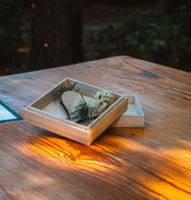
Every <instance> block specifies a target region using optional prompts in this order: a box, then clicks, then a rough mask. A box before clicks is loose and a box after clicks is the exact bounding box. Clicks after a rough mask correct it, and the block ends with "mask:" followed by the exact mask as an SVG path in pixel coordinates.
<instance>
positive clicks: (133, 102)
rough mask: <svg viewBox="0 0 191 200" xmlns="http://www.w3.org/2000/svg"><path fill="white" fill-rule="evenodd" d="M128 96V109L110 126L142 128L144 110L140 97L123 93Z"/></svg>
mask: <svg viewBox="0 0 191 200" xmlns="http://www.w3.org/2000/svg"><path fill="white" fill-rule="evenodd" d="M125 96H126V97H127V98H128V109H127V110H126V111H125V112H124V113H123V115H122V116H121V117H120V118H119V119H117V120H116V121H115V122H114V123H113V124H112V127H114V128H120V127H121V128H143V127H144V112H143V109H142V106H141V101H140V98H139V97H138V96H137V95H134V96H130V95H125Z"/></svg>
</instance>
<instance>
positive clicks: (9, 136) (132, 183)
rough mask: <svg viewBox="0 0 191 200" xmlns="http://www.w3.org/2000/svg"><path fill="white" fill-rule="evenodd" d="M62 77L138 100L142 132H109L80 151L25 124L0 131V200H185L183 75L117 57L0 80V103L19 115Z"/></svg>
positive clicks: (188, 98)
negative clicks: (142, 125)
mask: <svg viewBox="0 0 191 200" xmlns="http://www.w3.org/2000/svg"><path fill="white" fill-rule="evenodd" d="M79 69H80V73H79ZM66 77H72V78H74V79H78V80H81V81H84V82H87V83H90V84H94V85H96V86H98V87H104V88H106V89H108V90H111V91H114V92H117V93H126V92H128V94H132V95H133V94H134V93H137V94H138V95H139V96H140V97H141V100H142V103H143V109H144V112H145V128H144V129H109V130H107V131H106V132H105V133H104V134H103V135H102V136H101V137H100V138H99V139H98V140H96V142H95V143H94V144H93V145H91V146H90V147H86V146H83V145H80V144H78V143H75V142H72V141H69V140H67V139H64V138H62V137H60V136H56V135H54V134H51V133H50V132H47V131H44V130H43V129H40V128H36V127H34V126H32V125H29V124H28V123H27V122H25V121H21V122H12V123H5V124H1V125H0V160H1V165H0V188H3V189H1V190H0V197H1V196H2V197H3V198H5V199H6V198H7V199H16V200H17V199H19V200H24V199H26V197H27V199H35V200H36V199H37V200H38V199H43V200H49V199H55V200H62V199H64V200H71V199H72V200H79V199H88V200H95V199H101V200H102V199H103V200H108V199H110V200H115V199H130V200H131V199H132V200H133V199H150V200H152V199H169V200H187V199H191V184H190V183H191V159H190V158H191V144H190V141H191V134H190V133H191V125H190V122H191V114H190V113H191V74H190V73H187V72H183V71H180V70H175V69H172V68H169V67H165V66H161V65H157V64H153V63H150V62H146V61H142V60H138V59H134V58H131V57H127V56H120V57H113V58H108V59H103V60H98V61H91V62H87V63H82V64H77V65H72V66H67V67H60V68H54V69H48V70H41V71H36V72H30V73H25V74H18V75H13V76H6V77H1V78H0V98H1V100H2V101H4V102H5V103H7V104H8V105H9V106H10V107H11V108H14V109H15V110H16V111H17V112H22V111H23V108H24V107H25V106H26V105H28V104H29V103H30V102H32V101H33V100H35V99H36V98H37V97H39V96H41V95H42V94H43V93H44V92H46V91H47V90H48V89H50V87H51V86H52V85H53V84H56V83H57V82H58V81H61V80H63V79H64V78H66ZM5 191H6V192H5ZM84 191H85V192H84Z"/></svg>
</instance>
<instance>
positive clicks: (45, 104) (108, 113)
mask: <svg viewBox="0 0 191 200" xmlns="http://www.w3.org/2000/svg"><path fill="white" fill-rule="evenodd" d="M66 81H69V82H70V83H71V84H74V83H77V85H76V87H78V88H79V89H80V92H81V93H82V94H83V95H86V96H89V97H93V96H94V94H95V93H96V92H97V91H100V90H104V89H102V88H98V87H95V86H93V85H90V84H86V83H83V82H80V81H77V80H74V79H69V78H67V79H65V80H63V81H61V82H60V83H59V84H58V85H56V86H55V87H54V88H52V89H51V90H49V91H48V92H47V93H45V94H44V95H43V96H41V97H40V98H38V99H37V100H35V101H34V102H32V103H31V104H30V105H29V106H27V107H26V108H25V111H24V113H23V114H24V118H25V120H27V121H28V122H29V123H31V124H33V125H36V126H38V127H41V128H44V129H46V130H49V131H51V132H53V133H56V134H58V135H61V136H64V137H66V138H69V139H71V140H74V141H77V142H79V143H82V144H85V145H90V144H91V143H92V142H93V141H94V140H95V139H96V138H97V137H98V136H99V135H100V134H101V133H103V132H104V131H105V130H106V129H107V128H108V127H109V126H110V125H111V124H112V123H113V122H114V121H115V120H116V119H118V118H119V117H120V116H121V115H122V114H123V112H124V111H125V110H127V104H128V100H127V98H125V97H124V96H121V95H119V94H116V93H113V92H111V91H108V90H104V91H108V92H110V93H111V94H113V95H114V96H115V97H116V101H115V102H114V103H113V104H112V105H110V106H109V107H108V108H107V109H106V110H105V111H104V112H103V113H102V114H101V115H100V116H98V117H97V118H96V119H95V120H93V121H92V122H91V123H90V124H89V125H82V124H79V123H75V122H73V121H70V120H68V119H67V118H66V116H65V115H64V114H63V108H62V106H61V105H60V103H59V101H58V100H57V99H58V97H57V96H56V95H55V93H56V91H58V90H59V89H60V88H61V87H62V86H63V84H64V83H65V82H66Z"/></svg>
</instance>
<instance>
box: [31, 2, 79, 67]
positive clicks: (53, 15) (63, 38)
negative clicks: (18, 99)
mask: <svg viewBox="0 0 191 200" xmlns="http://www.w3.org/2000/svg"><path fill="white" fill-rule="evenodd" d="M31 7H32V8H31V9H32V26H31V37H32V42H31V54H30V61H29V62H30V69H37V68H38V69H39V68H46V67H55V66H60V65H67V64H71V63H76V62H80V61H82V59H83V49H82V15H81V5H80V0H56V1H54V0H48V1H47V0H42V1H39V0H38V1H37V0H33V3H32V5H31Z"/></svg>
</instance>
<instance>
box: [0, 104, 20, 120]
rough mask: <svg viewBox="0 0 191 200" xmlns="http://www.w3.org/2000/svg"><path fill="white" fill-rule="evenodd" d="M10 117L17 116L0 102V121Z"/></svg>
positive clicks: (14, 117)
mask: <svg viewBox="0 0 191 200" xmlns="http://www.w3.org/2000/svg"><path fill="white" fill-rule="evenodd" d="M11 119H17V117H16V116H15V115H13V114H12V113H11V112H10V111H9V110H7V109H6V108H5V107H3V105H1V104H0V121H5V120H11Z"/></svg>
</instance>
